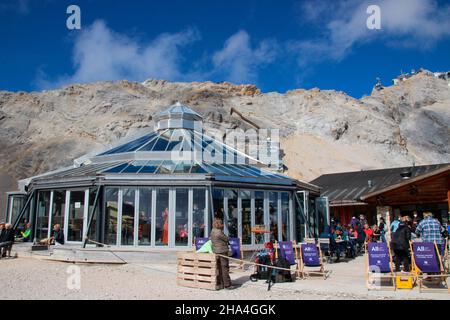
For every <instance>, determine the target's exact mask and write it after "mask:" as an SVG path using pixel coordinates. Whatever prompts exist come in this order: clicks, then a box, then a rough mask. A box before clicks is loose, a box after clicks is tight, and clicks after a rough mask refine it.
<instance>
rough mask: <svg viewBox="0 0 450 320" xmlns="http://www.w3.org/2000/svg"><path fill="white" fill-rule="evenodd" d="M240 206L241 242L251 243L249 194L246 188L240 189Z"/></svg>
mask: <svg viewBox="0 0 450 320" xmlns="http://www.w3.org/2000/svg"><path fill="white" fill-rule="evenodd" d="M241 206H242V243H243V244H251V243H252V232H251V228H252V207H251V194H250V191H248V190H243V191H241Z"/></svg>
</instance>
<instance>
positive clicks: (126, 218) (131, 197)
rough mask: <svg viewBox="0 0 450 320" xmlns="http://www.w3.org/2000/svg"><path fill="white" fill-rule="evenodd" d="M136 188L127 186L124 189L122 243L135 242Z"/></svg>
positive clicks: (129, 243)
mask: <svg viewBox="0 0 450 320" xmlns="http://www.w3.org/2000/svg"><path fill="white" fill-rule="evenodd" d="M135 196H136V190H135V189H130V188H126V189H123V190H122V217H121V218H122V220H121V221H122V232H121V237H120V238H121V244H122V245H133V244H134V211H135Z"/></svg>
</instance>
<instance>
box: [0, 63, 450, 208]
mask: <svg viewBox="0 0 450 320" xmlns="http://www.w3.org/2000/svg"><path fill="white" fill-rule="evenodd" d="M176 101H181V102H183V103H186V104H187V105H189V106H191V107H192V108H193V109H194V110H195V111H197V112H199V113H200V114H202V115H203V116H204V117H205V126H206V127H207V129H210V130H226V129H228V128H236V127H241V128H243V129H247V128H251V125H250V124H249V123H248V122H247V121H244V120H243V119H242V117H240V116H238V115H237V113H233V114H232V115H231V114H230V111H231V108H234V109H235V110H237V111H238V112H239V113H240V114H241V115H242V116H244V117H245V118H247V119H249V120H251V122H253V123H256V124H257V125H258V126H260V127H261V128H272V129H273V128H278V129H280V133H281V147H282V149H283V151H284V154H285V157H284V162H285V165H286V167H287V170H288V171H287V173H288V174H289V175H291V176H293V177H296V178H299V179H303V180H307V181H309V180H311V179H313V178H315V177H317V176H318V175H320V174H323V173H330V172H339V171H348V170H360V169H371V168H383V167H391V166H403V165H411V164H412V163H413V162H415V163H416V164H429V163H440V162H450V146H449V145H450V143H449V139H450V129H449V124H450V87H449V86H448V83H447V82H446V81H445V80H442V79H437V78H435V77H433V76H432V74H431V73H429V72H420V73H418V74H416V75H414V76H412V77H411V78H409V79H407V80H406V81H403V82H400V83H399V84H398V85H395V86H391V87H386V88H384V89H383V90H379V91H378V90H374V92H373V93H372V94H371V95H370V96H367V97H364V98H362V99H359V100H358V99H354V98H352V97H350V96H348V95H346V94H345V93H343V92H336V91H332V90H331V91H330V90H319V89H311V90H302V89H298V90H293V91H289V92H287V93H285V94H279V93H261V92H260V90H259V89H258V88H256V87H255V86H254V85H233V84H230V83H212V82H201V83H196V82H194V83H172V82H167V81H163V80H147V81H145V82H144V83H136V82H129V81H117V82H99V83H91V84H84V85H71V86H68V87H65V88H62V89H59V90H53V91H47V92H39V93H35V92H32V93H22V92H19V93H11V92H5V91H0V177H2V179H1V180H2V183H1V184H0V188H1V190H0V192H1V194H2V197H1V199H0V201H1V202H0V206H1V207H0V208H1V210H0V212H2V213H3V211H4V208H5V207H6V205H5V197H4V192H5V191H7V190H15V189H16V188H17V187H16V181H17V180H18V179H22V178H25V177H29V176H33V175H36V174H39V173H42V172H45V171H49V170H52V169H56V168H59V167H62V166H67V165H70V164H72V162H73V159H75V158H77V157H79V156H81V155H83V154H85V153H87V152H90V151H92V150H100V149H102V148H104V147H105V146H107V145H108V144H111V143H113V142H115V141H117V140H118V139H119V138H122V137H125V136H130V135H133V134H136V133H138V131H140V130H143V129H145V128H147V129H149V128H152V127H153V122H152V115H153V114H154V113H155V112H157V111H159V110H161V109H163V108H165V107H166V106H168V105H170V104H173V103H174V102H176ZM0 216H1V214H0Z"/></svg>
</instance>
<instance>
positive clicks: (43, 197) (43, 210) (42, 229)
mask: <svg viewBox="0 0 450 320" xmlns="http://www.w3.org/2000/svg"><path fill="white" fill-rule="evenodd" d="M49 214H50V191H39V192H38V199H37V208H36V235H35V237H36V238H37V239H38V240H42V239H45V238H47V237H48V218H49Z"/></svg>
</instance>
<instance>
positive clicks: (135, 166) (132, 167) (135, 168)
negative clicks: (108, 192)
mask: <svg viewBox="0 0 450 320" xmlns="http://www.w3.org/2000/svg"><path fill="white" fill-rule="evenodd" d="M147 162H148V161H147V160H139V161H133V162H131V163H130V164H129V165H128V166H127V167H126V168H125V169H123V171H122V172H121V173H137V172H139V170H140V169H142V167H143V166H145V165H146V164H147Z"/></svg>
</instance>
